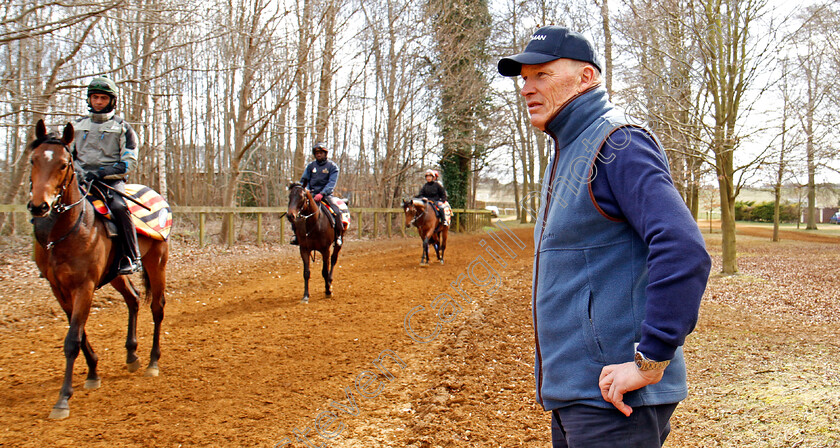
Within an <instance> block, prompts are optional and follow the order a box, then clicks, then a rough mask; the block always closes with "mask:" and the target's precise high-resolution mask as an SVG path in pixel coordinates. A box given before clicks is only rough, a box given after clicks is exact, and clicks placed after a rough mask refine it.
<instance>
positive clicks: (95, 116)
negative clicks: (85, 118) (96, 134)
mask: <svg viewBox="0 0 840 448" xmlns="http://www.w3.org/2000/svg"><path fill="white" fill-rule="evenodd" d="M112 118H114V111H113V110H112V111H110V112H106V113H104V114H102V113H97V112H91V114H90V120H91V121H93V122H94V123H105V122H106V121H108V120H110V119H112Z"/></svg>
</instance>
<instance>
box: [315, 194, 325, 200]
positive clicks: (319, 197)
mask: <svg viewBox="0 0 840 448" xmlns="http://www.w3.org/2000/svg"><path fill="white" fill-rule="evenodd" d="M321 199H324V195H322V194H321V193H318V194H316V195H315V202H321Z"/></svg>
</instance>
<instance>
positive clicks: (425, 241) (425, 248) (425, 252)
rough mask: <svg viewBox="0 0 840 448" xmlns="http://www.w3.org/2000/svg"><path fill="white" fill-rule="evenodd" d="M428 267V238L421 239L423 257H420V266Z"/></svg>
mask: <svg viewBox="0 0 840 448" xmlns="http://www.w3.org/2000/svg"><path fill="white" fill-rule="evenodd" d="M428 265H429V237H425V238H423V255H422V256H421V257H420V266H422V267H426V266H428Z"/></svg>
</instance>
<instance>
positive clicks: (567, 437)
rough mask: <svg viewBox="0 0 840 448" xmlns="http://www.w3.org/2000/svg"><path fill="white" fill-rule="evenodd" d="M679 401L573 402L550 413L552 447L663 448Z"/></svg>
mask: <svg viewBox="0 0 840 448" xmlns="http://www.w3.org/2000/svg"><path fill="white" fill-rule="evenodd" d="M676 408H677V403H673V404H662V405H657V406H637V407H634V408H633V413H632V414H630V416H629V417H625V416H624V414H622V413H621V412H618V410H617V409H614V408H612V409H603V408H596V407H594V406H586V405H573V406H568V407H564V408H560V409H555V410H554V411H552V412H551V443H552V447H553V448H660V447H661V446H662V444H663V443H665V438H667V437H668V434H669V433H670V432H671V423H670V419H671V414H673V413H674V410H675V409H676Z"/></svg>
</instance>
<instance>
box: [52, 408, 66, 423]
mask: <svg viewBox="0 0 840 448" xmlns="http://www.w3.org/2000/svg"><path fill="white" fill-rule="evenodd" d="M67 417H70V409H61V408H53V410H52V412H50V419H51V420H61V419H65V418H67Z"/></svg>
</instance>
